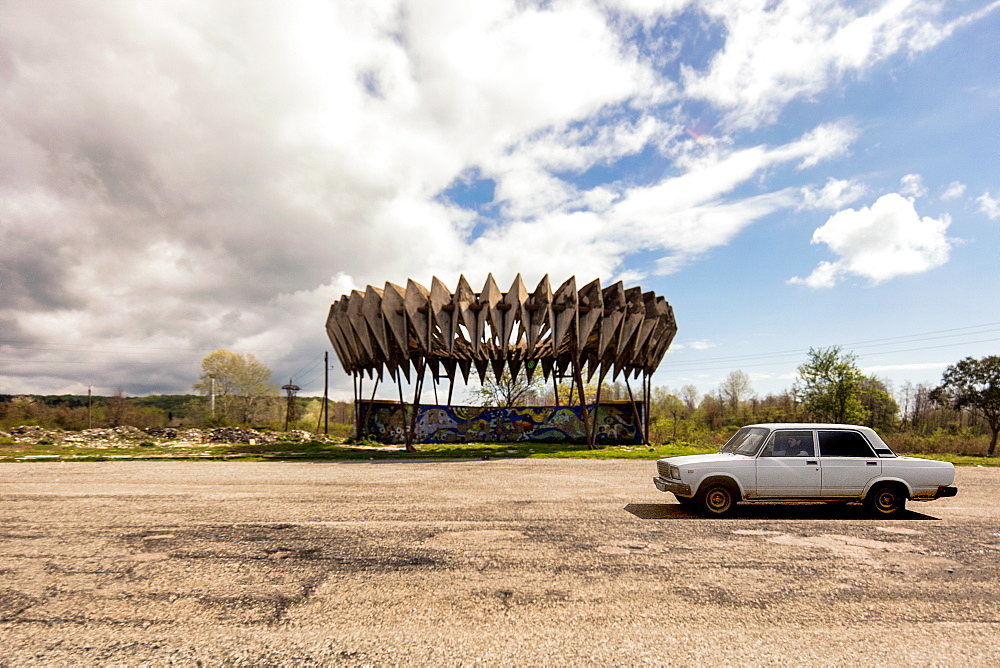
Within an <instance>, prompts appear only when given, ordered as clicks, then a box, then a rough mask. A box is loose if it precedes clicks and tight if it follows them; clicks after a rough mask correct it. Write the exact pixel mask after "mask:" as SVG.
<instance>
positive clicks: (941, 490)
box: [934, 487, 958, 499]
mask: <svg viewBox="0 0 1000 668" xmlns="http://www.w3.org/2000/svg"><path fill="white" fill-rule="evenodd" d="M956 494H958V487H938V491H937V495H935V497H934V498H935V499H941V498H944V497H946V496H955V495H956Z"/></svg>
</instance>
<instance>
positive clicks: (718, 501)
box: [698, 481, 737, 517]
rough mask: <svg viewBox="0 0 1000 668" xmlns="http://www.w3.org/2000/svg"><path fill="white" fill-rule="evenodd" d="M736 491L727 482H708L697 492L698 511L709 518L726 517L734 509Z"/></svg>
mask: <svg viewBox="0 0 1000 668" xmlns="http://www.w3.org/2000/svg"><path fill="white" fill-rule="evenodd" d="M736 498H737V495H736V490H734V489H733V486H732V485H731V484H730V483H727V482H721V481H719V482H708V483H705V484H704V485H702V487H701V489H700V490H698V510H700V511H701V512H702V513H704V514H705V515H708V516H709V517H726V516H727V515H731V514H732V512H733V511H734V510H735V509H736Z"/></svg>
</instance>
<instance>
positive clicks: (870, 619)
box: [0, 459, 1000, 666]
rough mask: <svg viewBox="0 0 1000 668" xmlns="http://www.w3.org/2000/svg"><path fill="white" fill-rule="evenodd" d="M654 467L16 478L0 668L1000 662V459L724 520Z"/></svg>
mask: <svg viewBox="0 0 1000 668" xmlns="http://www.w3.org/2000/svg"><path fill="white" fill-rule="evenodd" d="M654 475H655V464H654V462H651V461H641V462H640V461H588V460H557V459H551V460H491V461H461V462H413V463H410V462H360V463H342V462H341V463H220V462H212V463H208V462H95V463H31V464H8V465H4V466H0V574H2V579H0V665H4V666H8V665H9V666H24V665H46V666H49V665H108V664H114V665H139V664H143V665H170V664H178V665H199V664H201V665H375V666H382V665H443V666H451V665H454V666H457V665H469V664H475V663H481V664H485V665H512V664H518V665H546V666H548V665H567V666H571V665H594V664H598V665H643V664H655V665H668V664H681V665H709V664H712V665H718V664H750V665H788V664H790V663H795V664H806V665H857V664H859V663H866V664H871V665H893V666H898V665H903V664H910V665H943V666H948V665H956V666H957V665H963V666H968V665H984V666H985V665H998V664H1000V580H998V558H1000V522H998V519H1000V518H998V514H1000V511H998V504H997V502H996V498H997V491H998V489H1000V469H996V468H993V469H988V468H960V469H958V473H957V478H956V484H957V485H958V487H959V494H958V496H957V497H955V498H951V499H941V500H938V501H934V502H931V503H920V504H917V503H911V504H909V506H908V507H909V508H910V509H911V512H909V513H908V514H907V515H906V516H905V517H904V518H902V519H899V520H894V521H885V520H873V519H868V518H867V517H865V516H864V514H863V513H862V511H861V509H860V507H855V506H846V507H836V506H827V505H823V504H811V505H798V506H780V505H761V506H748V507H743V508H741V512H740V513H739V514H738V515H737V516H736V517H734V518H731V519H725V520H709V519H702V518H699V517H697V516H695V515H692V514H690V513H689V512H687V511H685V510H682V509H681V507H680V506H678V505H677V504H676V503H675V502H674V500H673V497H672V496H670V495H667V494H662V493H660V492H657V491H656V489H655V488H654V487H653V485H652V477H653V476H654Z"/></svg>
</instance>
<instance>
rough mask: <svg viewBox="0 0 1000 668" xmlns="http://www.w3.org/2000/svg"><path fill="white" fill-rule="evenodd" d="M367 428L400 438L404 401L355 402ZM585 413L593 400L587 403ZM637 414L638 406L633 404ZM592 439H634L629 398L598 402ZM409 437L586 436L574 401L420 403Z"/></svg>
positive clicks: (385, 438)
mask: <svg viewBox="0 0 1000 668" xmlns="http://www.w3.org/2000/svg"><path fill="white" fill-rule="evenodd" d="M360 403H361V405H360V407H359V410H360V414H361V416H362V419H364V417H365V415H367V416H368V433H369V434H370V435H371V436H372V437H373V438H375V439H376V440H378V441H381V442H382V443H387V444H389V443H405V442H406V426H407V423H406V420H407V419H408V415H407V414H408V411H407V410H406V409H407V408H408V407H406V408H404V407H402V406H400V404H398V403H395V402H392V403H390V402H379V401H376V402H374V403H372V404H371V406H370V408H369V402H367V401H363V402H360ZM588 409H589V414H590V417H591V419H593V416H594V408H593V406H589V407H588ZM638 409H639V411H640V414H641V411H642V407H641V406H639V407H638ZM597 420H598V427H597V443H598V444H601V443H607V444H612V443H618V444H623V443H639V442H640V439H639V433H638V430H637V429H636V426H635V414H634V413H633V410H632V404H631V403H628V402H623V403H610V404H605V403H602V404H601V406H600V409H599V411H598V414H597ZM413 440H414V442H415V443H469V442H477V441H483V442H488V443H497V442H501V443H502V442H513V441H536V442H540V441H558V442H581V443H584V442H586V441H587V437H586V434H584V431H583V420H582V419H581V417H580V407H579V406H562V407H556V406H523V407H517V408H480V407H478V406H420V407H419V409H418V410H417V428H416V433H415V438H414V439H413Z"/></svg>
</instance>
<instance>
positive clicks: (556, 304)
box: [552, 276, 579, 354]
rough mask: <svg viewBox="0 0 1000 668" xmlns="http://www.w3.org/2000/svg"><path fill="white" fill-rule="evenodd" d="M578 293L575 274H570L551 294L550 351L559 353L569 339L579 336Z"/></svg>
mask: <svg viewBox="0 0 1000 668" xmlns="http://www.w3.org/2000/svg"><path fill="white" fill-rule="evenodd" d="M577 302H578V295H577V291H576V276H570V277H569V278H567V279H566V281H565V282H564V283H563V284H562V285H560V286H559V289H558V290H556V292H555V294H554V295H553V296H552V312H553V314H554V318H555V325H554V326H553V328H552V329H553V334H552V352H553V354H559V352H560V350H561V349H562V347H563V346H564V345H566V344H567V343H568V342H569V341H576V340H577V339H578V336H579V330H578V329H577V325H578V323H579V319H578V317H577V316H578V315H579V312H578V310H577Z"/></svg>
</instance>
